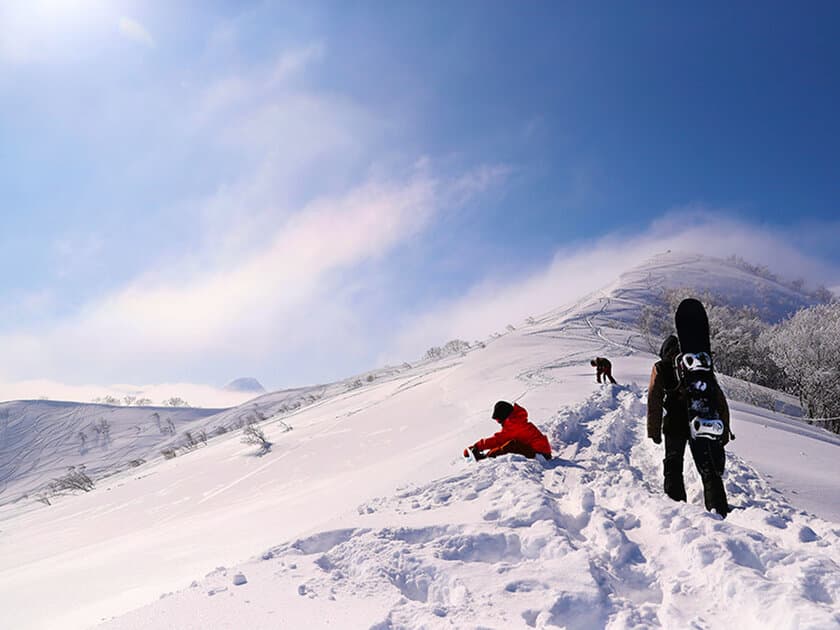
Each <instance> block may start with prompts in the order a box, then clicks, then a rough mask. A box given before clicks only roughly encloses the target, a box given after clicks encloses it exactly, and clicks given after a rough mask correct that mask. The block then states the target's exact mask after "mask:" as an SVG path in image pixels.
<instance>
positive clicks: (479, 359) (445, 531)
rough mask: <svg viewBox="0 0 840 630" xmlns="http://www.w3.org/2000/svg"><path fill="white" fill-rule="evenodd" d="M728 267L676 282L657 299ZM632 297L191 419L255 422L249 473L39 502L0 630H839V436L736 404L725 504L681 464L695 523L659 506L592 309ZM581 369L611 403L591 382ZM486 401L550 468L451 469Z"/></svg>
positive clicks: (12, 530)
mask: <svg viewBox="0 0 840 630" xmlns="http://www.w3.org/2000/svg"><path fill="white" fill-rule="evenodd" d="M722 264H723V263H720V262H716V261H708V260H706V259H702V260H700V259H698V260H695V261H694V262H692V261H683V262H682V263H680V264H677V265H675V266H671V267H669V268H668V271H667V274H665V281H673V282H676V283H679V284H678V286H682V285H683V280H684V278H681V277H680V275H681V274H684V275H685V276H686V277H688V276H690V275H691V274H697V275H699V276H702V277H704V278H705V279H706V280H708V279H709V276H710V275H714V274H715V273H717V271H716V268H717V266H720V265H722ZM698 269H699V270H700V271H701V272H702V273H699V272H698ZM663 273H664V272H663ZM720 273H721V274H723V272H720ZM732 273H733V274H734V273H735V272H734V271H733V272H732ZM756 281H758V280H756ZM720 282H721V284H722V285H727V284H728V283H729V282H732V280H731V279H726V278H725V277H724V279H722V280H720ZM627 291H629V289H626V288H625V287H624V286H623V285H621V284H620V283H619V284H618V285H616V286H614V287H612V288H611V289H610V290H606V291H605V292H603V293H601V294H600V295H599V296H597V297H596V298H594V301H593V299H591V298H587V299H586V300H582V301H581V302H580V303H578V304H576V305H573V306H572V307H569V308H566V309H559V310H558V311H556V312H554V313H552V314H549V315H547V316H546V317H544V318H540V319H538V320H536V322H535V323H533V324H531V325H528V326H523V327H522V328H520V329H519V330H516V331H514V332H511V333H509V334H507V335H504V336H503V337H501V338H499V339H496V340H495V341H493V342H492V343H490V344H488V345H487V347H486V348H481V349H476V350H474V351H472V352H470V353H468V354H466V355H463V356H460V355H458V356H451V357H447V358H445V359H442V360H440V361H431V362H425V363H422V364H419V365H415V366H414V367H411V366H402V367H400V368H393V369H389V370H385V371H383V372H382V373H381V374H377V373H373V374H371V375H370V376H372V377H373V378H371V379H370V380H368V378H367V377H366V376H367V375H365V376H363V377H361V378H354V379H349V380H348V381H346V382H342V383H338V384H333V385H329V386H324V387H320V388H309V389H307V390H296V391H295V392H294V393H292V394H290V393H278V394H269V395H267V397H261V398H260V399H257V401H254V403H253V404H249V405H246V406H243V407H241V408H236V409H232V410H229V411H226V412H222V413H221V414H218V415H216V416H212V417H209V418H205V419H203V420H202V422H203V423H205V426H207V427H208V428H212V427H213V426H216V425H214V424H213V423H214V422H215V423H226V422H227V423H229V422H231V421H232V420H235V419H236V418H239V419H242V418H243V417H245V416H246V415H247V414H251V413H256V411H255V410H257V411H260V413H264V414H265V415H267V416H270V418H269V419H268V420H266V421H265V422H264V423H263V425H262V426H263V427H264V429H265V431H266V434H267V436H268V437H269V439H270V440H271V441H272V442H274V444H275V445H274V448H273V450H272V451H271V452H270V453H269V454H267V455H265V456H263V457H258V456H257V455H256V449H255V448H254V447H253V446H248V445H244V444H242V443H240V441H239V434H238V433H227V434H224V435H221V436H219V437H217V438H214V439H212V440H210V442H209V443H208V446H207V447H206V448H200V449H197V450H194V451H192V452H190V453H185V454H183V455H182V456H179V457H177V458H175V459H172V460H168V461H160V460H159V459H158V460H155V461H154V462H151V461H150V462H148V463H147V464H144V465H143V466H141V467H140V468H138V469H136V470H128V471H123V472H121V473H119V474H116V475H113V476H111V477H108V478H107V479H104V480H103V481H102V482H100V484H99V485H98V486H97V488H96V489H95V490H94V491H93V492H90V493H87V494H84V495H80V496H72V497H71V496H67V497H62V498H59V499H58V500H57V501H56V502H55V503H54V504H53V505H52V506H49V507H48V506H43V505H40V504H32V503H29V504H27V505H26V507H25V508H24V506H23V505H21V504H16V505H14V506H7V508H6V509H5V510H3V511H2V512H0V544H1V545H2V549H1V550H0V606H2V610H3V611H4V627H5V626H8V627H14V628H77V627H78V628H82V627H89V626H91V625H94V624H95V623H96V622H97V621H104V620H108V619H110V621H106V623H105V625H104V627H109V628H141V627H142V628H168V627H178V628H208V627H212V628H216V627H237V628H239V627H249V628H277V627H290V628H295V627H301V626H303V625H304V624H305V625H306V626H307V627H313V628H316V627H347V628H370V627H376V628H399V627H428V628H437V627H455V628H462V627H493V628H516V627H523V628H524V627H558V626H559V627H562V626H565V627H568V628H592V627H596V628H597V627H610V628H637V627H666V628H677V627H679V628H682V627H698V628H723V627H743V628H752V627H773V628H834V627H837V626H838V624H840V617H838V613H837V612H836V609H837V602H838V601H840V556H839V555H838V554H840V552H838V549H840V546H838V542H840V541H838V537H840V492H838V490H839V489H840V481H838V480H840V457H838V454H840V450H838V448H840V438H838V436H834V435H831V434H828V433H826V432H824V431H820V430H818V429H815V428H813V427H808V426H806V425H803V424H801V423H798V422H797V421H795V420H791V419H788V418H786V417H784V416H781V415H778V414H775V413H773V412H769V411H766V410H763V409H757V408H755V407H751V406H749V405H746V404H742V403H734V404H733V429H734V431H735V433H736V434H737V436H738V438H737V440H736V441H735V442H733V443H731V444H730V447H729V449H728V450H729V464H728V473H727V476H726V484H727V490H728V492H729V494H730V501H731V503H733V504H734V505H737V506H739V507H741V508H742V509H738V510H736V511H735V512H733V514H732V515H731V516H730V517H729V518H728V519H727V520H726V521H720V520H718V519H717V517H715V516H714V515H708V514H706V513H705V512H704V511H703V509H702V507H701V497H700V484H699V479H698V477H697V475H696V473H695V472H694V471H693V470H692V469H691V467H690V466H688V465H687V485H688V489H689V503H688V504H675V503H673V502H671V501H670V500H668V499H667V498H665V497H664V496H663V495H662V492H661V490H660V486H661V471H660V467H661V458H662V452H661V447H656V446H655V445H653V444H652V443H651V442H650V441H647V440H645V439H644V434H645V431H644V412H645V405H644V401H645V397H644V388H645V387H646V385H647V379H648V376H649V371H650V365H651V363H652V361H653V360H654V357H653V356H651V355H648V354H646V353H643V352H639V351H638V350H636V349H634V347H633V344H632V336H633V334H634V331H633V330H632V329H631V327H630V326H629V322H630V320H629V319H626V318H625V319H624V320H623V321H622V317H621V314H620V311H619V310H615V311H614V313H615V314H614V315H610V314H609V313H608V312H610V311H611V309H613V308H615V309H619V308H623V306H621V305H625V304H628V303H631V302H630V301H629V300H630V298H628V297H627V295H628V293H627ZM616 295H618V296H619V297H615V296H616ZM638 297H639V299H638V301H639V303H643V300H644V298H643V296H638ZM634 299H635V298H634ZM636 306H638V304H637V305H636ZM604 313H608V315H609V317H607V316H605V315H604ZM563 314H565V315H563ZM610 322H612V323H610ZM596 354H599V355H606V356H609V357H611V358H613V359H614V366H615V373H616V377H617V378H618V379H619V382H620V383H621V384H622V385H621V386H618V387H613V386H599V385H597V384H595V383H594V377H593V374H592V373H591V369H590V367H589V365H588V359H589V358H591V357H592V356H595V355H596ZM499 398H506V399H509V400H517V401H518V402H519V403H520V404H522V405H523V406H525V407H526V408H527V409H528V410H529V412H530V414H531V417H532V419H533V420H534V421H535V422H537V423H538V424H539V425H541V426H542V427H543V428H544V429H545V430H546V432H547V433H548V435H549V437H550V439H551V442H552V445H553V447H554V449H555V453H556V454H557V455H558V456H559V457H558V458H557V459H555V460H553V461H552V462H549V463H541V462H532V461H528V460H525V459H522V458H518V457H511V458H508V459H507V460H506V461H498V460H497V461H492V462H480V463H478V464H477V465H471V466H470V465H467V464H466V463H465V462H464V461H462V459H461V456H460V451H461V449H462V448H463V447H464V446H465V445H466V444H470V443H472V442H474V441H475V440H476V439H477V438H479V437H483V436H485V435H488V434H489V433H491V432H492V431H493V430H494V423H493V422H492V421H491V420H489V418H488V416H489V411H490V409H491V408H492V405H493V403H494V402H495V401H496V400H497V399H499ZM284 401H285V402H284ZM295 401H303V403H302V404H300V405H299V406H298V407H294V408H292V407H293V406H294V405H293V403H294V402H295ZM304 403H305V404H304ZM284 407H285V409H284ZM287 424H291V425H292V426H293V427H294V430H292V431H285V428H286V425H287ZM688 459H689V460H690V458H688ZM248 558H252V560H248ZM163 595H166V596H165V597H162V598H161V596H163ZM138 607H139V608H138ZM135 608H137V610H136V611H135V612H128V611H131V610H132V609H135ZM112 618H113V619H112Z"/></svg>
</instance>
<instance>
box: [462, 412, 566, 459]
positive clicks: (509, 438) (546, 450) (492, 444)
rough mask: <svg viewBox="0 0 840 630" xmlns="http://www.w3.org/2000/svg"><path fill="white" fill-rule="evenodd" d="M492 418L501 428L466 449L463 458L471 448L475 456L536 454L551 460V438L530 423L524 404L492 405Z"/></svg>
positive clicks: (478, 457) (477, 457)
mask: <svg viewBox="0 0 840 630" xmlns="http://www.w3.org/2000/svg"><path fill="white" fill-rule="evenodd" d="M493 419H494V420H495V421H496V422H498V423H499V424H500V425H502V430H501V431H499V432H498V433H496V434H495V435H492V436H491V437H489V438H484V439H483V440H479V441H478V442H476V443H475V444H473V445H472V446H470V447H469V448H467V449H464V457H468V456H469V454H470V451H471V452H472V454H473V456H474V457H475V458H476V459H484V458H486V457H498V456H499V455H508V454H514V453H515V454H518V455H524V456H525V457H528V458H531V459H534V458H535V457H536V456H537V455H542V456H543V457H545V458H546V459H551V445H550V444H549V443H548V438H547V437H545V435H543V433H542V431H540V430H539V429H538V428H537V427H535V426H534V425H533V424H531V423H530V422H528V412H527V411H526V410H525V408H524V407H520V406H519V405H517V404H515V403H514V404H513V405H511V404H510V403H509V402H507V401H504V400H500V401H499V402H497V403H496V405H495V407H493ZM483 451H487V453H484V452H483Z"/></svg>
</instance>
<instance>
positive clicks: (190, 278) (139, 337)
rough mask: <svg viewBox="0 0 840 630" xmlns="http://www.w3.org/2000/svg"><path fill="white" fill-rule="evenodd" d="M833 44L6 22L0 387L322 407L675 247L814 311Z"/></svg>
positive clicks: (569, 9) (722, 33)
mask: <svg viewBox="0 0 840 630" xmlns="http://www.w3.org/2000/svg"><path fill="white" fill-rule="evenodd" d="M170 5H177V6H170ZM838 18H840V8H838V5H837V4H836V3H831V2H814V3H810V4H809V5H808V8H807V11H806V10H803V9H802V8H800V7H798V6H796V5H795V4H794V3H778V4H776V3H762V5H761V8H760V9H759V8H757V5H755V4H754V3H703V5H702V6H700V5H696V4H690V3H654V2H650V3H584V2H581V3H559V2H556V3H555V2H544V3H527V4H522V3H514V2H457V3H420V2H417V3H392V2H359V3H345V2H332V3H315V2H301V3H291V2H284V3H279V2H277V3H273V2H254V3H247V2H183V3H152V2H140V1H134V2H120V1H114V2H106V1H104V0H33V1H26V2H24V1H23V0H20V1H17V0H11V2H6V3H3V5H2V7H0V94H2V95H3V98H2V99H0V138H2V140H3V141H2V143H0V203H2V206H0V207H2V221H3V223H2V225H3V229H2V231H0V291H2V295H3V296H4V300H3V304H2V305H0V341H2V344H3V347H4V355H5V360H4V362H3V363H4V365H3V367H2V368H0V380H5V381H7V382H13V381H20V380H25V379H35V378H44V379H51V380H54V381H58V382H62V383H73V384H84V383H99V384H105V383H152V382H175V381H181V382H186V381H189V382H201V383H210V384H214V385H221V384H223V383H224V382H226V381H227V380H230V379H232V378H234V377H236V376H240V375H243V374H252V375H254V376H256V377H258V378H259V379H260V380H262V381H263V382H264V383H265V384H266V385H267V386H269V387H280V386H285V385H293V384H302V383H311V382H316V381H325V380H330V379H334V378H338V377H343V376H347V375H349V374H350V373H352V372H354V371H359V370H363V369H366V368H369V367H373V366H375V365H378V364H380V363H382V362H383V361H386V360H391V361H397V360H406V359H407V360H411V359H413V358H415V357H416V356H418V355H419V354H422V351H423V350H424V349H425V348H426V347H428V346H430V345H434V344H439V343H441V342H443V341H446V339H447V338H449V336H456V335H457V336H463V337H466V338H469V337H470V336H472V337H480V336H482V335H484V334H486V333H488V332H491V331H492V330H495V329H497V328H496V327H499V328H501V327H503V326H504V324H505V323H507V322H508V321H509V320H512V319H515V318H516V317H519V316H522V315H524V314H529V313H531V312H533V308H538V307H540V306H544V304H542V303H539V304H529V303H523V302H524V298H522V300H523V302H520V303H518V304H517V305H516V306H515V307H512V306H511V305H510V303H511V302H515V301H516V300H515V297H516V290H517V287H518V286H521V285H523V284H526V283H527V282H528V281H529V279H533V278H535V277H542V276H541V274H545V273H546V270H547V269H549V268H552V266H556V264H557V261H558V260H559V259H563V258H566V259H572V258H574V257H575V256H582V255H589V254H591V253H592V252H593V251H595V250H596V248H598V247H605V244H607V243H608V244H609V253H608V254H606V253H605V255H604V256H603V257H602V258H603V259H608V261H609V262H608V264H605V265H604V269H603V270H601V271H599V274H600V275H599V274H594V275H593V277H592V278H589V279H588V280H590V281H591V282H593V283H594V282H606V281H609V280H611V279H612V275H610V274H613V275H614V274H616V273H618V272H620V271H621V270H622V269H623V268H625V267H626V266H628V265H629V264H632V263H633V262H634V261H633V260H631V259H630V256H629V252H630V251H633V252H646V251H648V250H649V253H650V254H653V253H655V252H656V251H657V248H664V247H666V246H668V245H669V244H670V243H671V241H670V240H669V239H671V238H672V237H673V236H678V234H677V233H679V232H680V231H681V229H682V227H681V226H684V225H685V226H691V227H692V228H694V227H698V226H699V227H701V228H702V230H703V233H704V234H708V235H709V236H708V238H707V239H704V241H706V242H704V243H697V245H696V248H697V249H698V250H705V251H708V252H709V253H712V254H717V255H726V254H729V253H737V254H741V255H742V256H744V257H746V258H749V259H752V260H755V261H756V262H762V263H765V264H768V265H770V266H771V267H773V268H775V269H776V270H777V271H780V272H782V273H785V274H788V275H792V276H796V275H804V276H806V278H807V279H808V280H809V281H810V282H811V283H812V284H816V283H824V284H827V285H828V286H837V285H840V272H838V269H840V254H838V251H840V249H838V248H837V246H836V242H837V237H838V236H840V222H838V218H837V201H838V199H840V158H838V141H839V139H840V118H838V116H837V114H836V112H837V111H840V75H838V73H837V72H836V68H837V67H838V65H840V44H838V43H837V41H836V40H837V38H836V33H835V27H836V24H837V23H838ZM675 217H676V219H675ZM663 225H668V226H670V227H669V228H668V230H663V227H662V226H663ZM724 229H725V232H726V233H725V234H724V233H723V231H724ZM733 235H735V236H737V238H734V236H733ZM724 237H725V238H724ZM622 243H627V244H628V245H627V250H626V252H623V251H622V246H621V244H622ZM768 243H769V244H770V245H768ZM631 244H632V246H631ZM733 249H737V251H732V250H733ZM625 254H627V255H625ZM792 261H795V262H792ZM564 287H565V289H564V291H565V292H564V291H559V290H558V293H557V301H558V302H562V301H563V299H568V298H573V297H577V296H576V295H574V293H575V292H576V291H581V290H583V289H584V288H585V287H584V286H583V285H580V286H579V285H578V284H571V285H569V286H565V285H564ZM506 296H507V299H505V298H506ZM470 298H472V299H474V300H475V304H474V305H475V308H474V309H471V308H470V303H469V302H465V300H469V299H470ZM494 300H498V301H494ZM454 310H457V311H458V312H470V311H471V310H474V311H475V312H476V313H481V314H482V315H476V317H475V319H474V320H470V319H469V318H468V317H464V318H459V322H460V326H461V328H460V329H458V328H453V325H452V317H451V314H452V312H454ZM493 313H495V316H494V315H492V314H493ZM430 322H431V323H430Z"/></svg>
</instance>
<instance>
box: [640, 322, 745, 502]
mask: <svg viewBox="0 0 840 630" xmlns="http://www.w3.org/2000/svg"><path fill="white" fill-rule="evenodd" d="M679 353H680V342H679V340H678V339H677V337H676V335H671V336H669V337H668V338H667V339H666V340H665V341H664V342H663V343H662V347H661V348H660V350H659V357H660V360H659V361H657V362H656V363H654V364H653V369H652V370H651V374H650V386H649V388H648V408H647V434H648V437H649V438H650V439H651V440H653V441H654V442H655V443H656V444H661V443H662V435H663V434H664V435H665V459H664V460H663V466H664V473H665V494H667V495H668V496H669V497H671V498H672V499H673V500H674V501H685V500H686V494H685V483H684V481H683V457H684V456H685V443H686V442H688V443H689V447H690V449H691V456H692V458H693V459H694V465H695V466H696V467H697V472H699V473H700V478H701V479H702V480H703V499H704V503H705V504H706V509H707V510H709V511H711V510H715V511H716V512H717V513H718V514H720V515H721V516H724V517H725V516H726V515H727V513H728V512H729V505H728V503H727V501H726V490H725V489H724V487H723V479H722V475H723V469H724V464H725V463H726V454H725V452H724V449H723V447H724V446H725V445H726V443H727V442H728V441H729V436H730V435H731V434H730V431H729V405H727V403H726V396H724V395H723V392H722V391H721V389H720V387H718V386H717V383H715V390H716V391H715V399H716V404H717V408H718V410H719V413H720V419H721V420H723V425H724V433H723V439H722V440H720V441H718V440H709V439H705V438H698V439H695V440H692V439H690V436H691V431H690V428H689V426H688V421H689V416H688V402H687V400H686V397H685V393H684V392H683V391H682V389H681V387H680V383H679V380H678V378H677V374H676V371H675V369H674V360H675V358H676V357H677V355H679Z"/></svg>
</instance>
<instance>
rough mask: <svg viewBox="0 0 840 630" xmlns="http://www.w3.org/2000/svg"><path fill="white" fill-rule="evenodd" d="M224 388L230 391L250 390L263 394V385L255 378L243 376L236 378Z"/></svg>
mask: <svg viewBox="0 0 840 630" xmlns="http://www.w3.org/2000/svg"><path fill="white" fill-rule="evenodd" d="M225 389H226V390H228V391H231V392H252V393H254V394H264V393H265V387H263V386H262V384H261V383H260V382H259V381H258V380H257V379H255V378H253V377H250V376H245V377H242V378H237V379H236V380H233V381H231V382H230V383H228V384H227V385H225Z"/></svg>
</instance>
